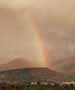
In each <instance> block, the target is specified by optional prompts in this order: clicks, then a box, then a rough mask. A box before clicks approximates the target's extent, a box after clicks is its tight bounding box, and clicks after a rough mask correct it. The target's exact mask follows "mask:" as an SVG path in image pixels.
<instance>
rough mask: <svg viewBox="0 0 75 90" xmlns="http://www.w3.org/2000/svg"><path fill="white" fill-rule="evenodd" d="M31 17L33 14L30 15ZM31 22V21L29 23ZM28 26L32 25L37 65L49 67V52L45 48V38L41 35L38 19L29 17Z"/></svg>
mask: <svg viewBox="0 0 75 90" xmlns="http://www.w3.org/2000/svg"><path fill="white" fill-rule="evenodd" d="M29 15H31V14H29ZM28 20H29V21H28ZM27 21H28V24H30V27H29V28H30V30H31V31H32V33H33V39H34V40H33V41H34V48H35V51H34V52H35V56H36V61H35V63H36V64H37V66H41V67H47V66H48V65H47V51H46V49H45V46H44V38H43V35H42V34H40V33H39V31H38V30H39V27H38V23H37V21H36V18H35V17H33V16H29V17H28V18H27Z"/></svg>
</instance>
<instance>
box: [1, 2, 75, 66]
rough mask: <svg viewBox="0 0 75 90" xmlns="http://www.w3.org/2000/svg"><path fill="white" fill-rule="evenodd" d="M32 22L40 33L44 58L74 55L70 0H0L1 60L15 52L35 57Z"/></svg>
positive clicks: (73, 16)
mask: <svg viewBox="0 0 75 90" xmlns="http://www.w3.org/2000/svg"><path fill="white" fill-rule="evenodd" d="M32 21H33V22H34V23H35V22H36V24H35V25H33V26H32V25H31V23H32ZM34 26H35V28H36V30H38V32H39V33H42V34H43V37H44V45H45V48H46V49H47V54H48V55H47V56H48V57H47V60H48V61H47V62H49V63H50V64H51V62H52V61H53V60H54V61H55V60H59V59H62V58H64V57H69V56H74V55H75V1H74V0H10V1H9V0H0V57H1V63H4V62H7V61H9V59H8V58H13V57H16V56H19V57H25V58H27V59H28V60H31V61H33V60H34V61H35V59H36V55H35V46H34V40H33V38H34V37H33V36H34V33H33V31H32V29H34Z"/></svg>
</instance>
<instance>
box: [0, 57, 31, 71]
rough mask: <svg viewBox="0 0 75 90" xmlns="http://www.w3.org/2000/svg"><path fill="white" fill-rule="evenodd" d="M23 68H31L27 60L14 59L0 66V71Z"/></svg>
mask: <svg viewBox="0 0 75 90" xmlns="http://www.w3.org/2000/svg"><path fill="white" fill-rule="evenodd" d="M25 67H32V65H31V62H28V60H26V59H24V58H15V59H13V60H12V61H10V62H8V63H5V64H1V65H0V71H3V70H11V69H19V68H25Z"/></svg>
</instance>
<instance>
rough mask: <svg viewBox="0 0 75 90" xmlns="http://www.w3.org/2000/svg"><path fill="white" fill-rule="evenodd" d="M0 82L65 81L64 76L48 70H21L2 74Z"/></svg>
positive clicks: (0, 74)
mask: <svg viewBox="0 0 75 90" xmlns="http://www.w3.org/2000/svg"><path fill="white" fill-rule="evenodd" d="M0 80H6V81H20V82H21V81H56V82H60V81H62V80H63V75H62V74H60V73H57V72H55V71H52V70H50V69H48V68H21V69H15V70H14V69H13V70H8V71H2V72H0Z"/></svg>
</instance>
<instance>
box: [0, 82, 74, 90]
mask: <svg viewBox="0 0 75 90" xmlns="http://www.w3.org/2000/svg"><path fill="white" fill-rule="evenodd" d="M0 90H75V86H74V85H72V84H71V85H62V86H60V85H58V84H56V85H54V86H52V85H40V84H37V85H30V84H29V85H25V84H6V83H2V84H0Z"/></svg>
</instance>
